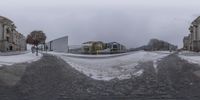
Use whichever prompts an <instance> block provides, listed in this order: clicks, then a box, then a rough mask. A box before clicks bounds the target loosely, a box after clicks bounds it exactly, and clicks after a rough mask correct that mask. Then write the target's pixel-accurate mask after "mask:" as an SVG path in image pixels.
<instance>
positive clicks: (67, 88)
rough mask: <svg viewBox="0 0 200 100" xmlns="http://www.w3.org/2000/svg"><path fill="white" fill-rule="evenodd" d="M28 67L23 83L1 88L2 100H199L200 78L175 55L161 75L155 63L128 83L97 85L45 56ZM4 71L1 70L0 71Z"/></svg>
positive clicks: (166, 61) (166, 60)
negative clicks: (156, 69) (155, 67)
mask: <svg viewBox="0 0 200 100" xmlns="http://www.w3.org/2000/svg"><path fill="white" fill-rule="evenodd" d="M24 66H26V71H25V73H24V74H23V75H22V76H21V80H20V81H19V82H18V83H17V84H15V85H13V86H8V85H5V84H1V80H0V98H1V99H2V100H102V99H105V100H199V99H200V97H199V94H200V78H199V77H197V76H196V75H195V74H194V72H195V71H198V70H200V68H199V66H198V65H194V64H190V63H188V62H186V61H185V60H181V59H180V58H179V57H178V56H177V55H175V54H173V55H170V56H168V57H166V58H164V59H162V60H161V61H160V62H159V64H158V67H157V68H158V71H157V72H156V71H155V69H154V67H153V62H146V63H142V64H140V66H141V67H142V68H143V69H144V73H143V74H142V75H141V76H139V77H132V78H131V79H127V80H121V81H120V80H117V79H114V80H111V81H108V82H107V81H96V80H93V79H91V78H89V77H87V76H85V75H84V74H82V73H80V72H78V71H76V70H75V69H73V68H72V67H70V66H69V65H68V64H66V63H65V62H64V61H63V60H62V59H60V58H57V57H55V56H50V55H44V56H43V58H42V59H41V60H39V61H36V62H34V63H31V64H24ZM0 70H1V69H0Z"/></svg>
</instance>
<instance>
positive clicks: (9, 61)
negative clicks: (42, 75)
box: [0, 53, 42, 66]
mask: <svg viewBox="0 0 200 100" xmlns="http://www.w3.org/2000/svg"><path fill="white" fill-rule="evenodd" d="M41 57H42V54H39V56H35V54H32V53H25V54H20V55H11V56H0V66H3V65H13V64H16V63H25V62H27V63H31V62H34V61H37V60H39V59H40V58H41Z"/></svg>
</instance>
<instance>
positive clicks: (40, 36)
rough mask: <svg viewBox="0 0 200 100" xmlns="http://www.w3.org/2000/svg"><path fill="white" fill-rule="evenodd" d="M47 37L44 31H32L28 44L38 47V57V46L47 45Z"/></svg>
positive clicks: (27, 40)
mask: <svg viewBox="0 0 200 100" xmlns="http://www.w3.org/2000/svg"><path fill="white" fill-rule="evenodd" d="M45 40H46V35H45V33H44V32H43V31H32V32H31V33H30V34H29V35H28V36H27V39H26V42H27V43H28V44H31V45H34V46H36V56H38V45H39V44H45Z"/></svg>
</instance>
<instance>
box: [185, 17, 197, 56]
mask: <svg viewBox="0 0 200 100" xmlns="http://www.w3.org/2000/svg"><path fill="white" fill-rule="evenodd" d="M189 31H190V34H189V35H188V36H185V37H184V39H183V49H185V50H190V51H197V52H199V51H200V16H199V17H198V18H196V19H195V20H194V21H193V22H192V23H191V25H190V27H189Z"/></svg>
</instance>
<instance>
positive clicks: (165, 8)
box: [0, 0, 200, 48]
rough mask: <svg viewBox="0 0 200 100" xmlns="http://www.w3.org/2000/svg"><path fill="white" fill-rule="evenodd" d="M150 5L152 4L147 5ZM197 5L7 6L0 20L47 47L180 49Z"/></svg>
mask: <svg viewBox="0 0 200 100" xmlns="http://www.w3.org/2000/svg"><path fill="white" fill-rule="evenodd" d="M150 1H151V2H150ZM199 4H200V1H197V0H188V1H182V0H163V1H161V0H149V2H147V1H145V0H60V1H59V2H58V0H57V1H56V0H6V1H1V3H0V12H1V16H5V17H7V18H9V19H11V20H13V21H14V23H15V24H16V26H17V30H18V31H19V32H20V33H22V34H24V35H25V36H27V34H29V33H30V32H31V31H33V30H42V31H44V32H45V33H46V35H47V37H48V38H47V41H49V40H52V39H55V38H59V37H62V36H65V35H67V36H69V45H79V44H81V43H83V42H86V41H90V40H99V41H105V42H111V41H116V42H120V43H122V44H124V45H126V46H127V47H128V48H131V47H137V46H141V45H145V44H147V43H148V41H149V39H151V38H157V39H161V40H164V41H167V42H170V43H172V44H175V45H178V46H179V48H180V47H181V46H182V39H183V37H184V36H186V35H188V34H189V30H188V28H189V26H190V24H191V22H192V21H193V20H194V19H195V18H196V17H198V16H199V15H200V8H199V7H198V5H199Z"/></svg>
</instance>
